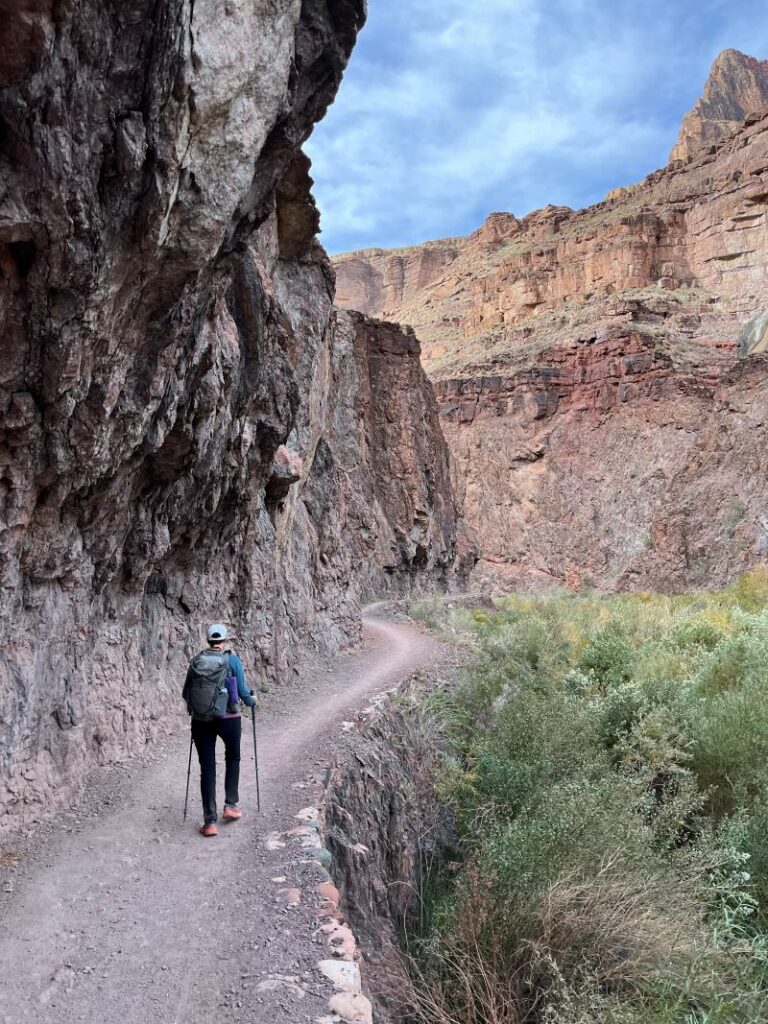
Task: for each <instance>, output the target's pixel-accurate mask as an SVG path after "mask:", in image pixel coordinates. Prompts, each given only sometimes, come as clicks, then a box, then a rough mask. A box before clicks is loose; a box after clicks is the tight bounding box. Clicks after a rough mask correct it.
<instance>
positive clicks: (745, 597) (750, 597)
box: [726, 565, 768, 612]
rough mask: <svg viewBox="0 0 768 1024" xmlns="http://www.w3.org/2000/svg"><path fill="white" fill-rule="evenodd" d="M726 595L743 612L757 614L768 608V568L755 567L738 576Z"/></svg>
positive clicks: (764, 566)
mask: <svg viewBox="0 0 768 1024" xmlns="http://www.w3.org/2000/svg"><path fill="white" fill-rule="evenodd" d="M726 594H727V595H728V596H729V597H732V598H733V600H735V601H736V603H737V604H738V605H739V607H740V608H743V609H744V611H747V612H759V611H762V610H763V609H765V608H768V566H766V565H758V566H755V568H754V569H752V570H751V571H750V572H746V573H744V574H743V575H741V576H739V578H738V580H736V582H735V583H734V584H733V586H732V587H731V588H730V590H728V591H726Z"/></svg>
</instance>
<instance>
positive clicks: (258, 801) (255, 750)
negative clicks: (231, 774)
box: [251, 704, 261, 811]
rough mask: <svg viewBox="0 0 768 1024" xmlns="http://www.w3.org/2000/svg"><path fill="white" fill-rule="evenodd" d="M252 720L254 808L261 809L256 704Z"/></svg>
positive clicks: (252, 711)
mask: <svg viewBox="0 0 768 1024" xmlns="http://www.w3.org/2000/svg"><path fill="white" fill-rule="evenodd" d="M251 721H252V722H253V762H254V764H255V765H256V810H257V811H261V793H260V792H259V751H258V748H257V746H256V705H255V704H254V706H253V707H252V708H251Z"/></svg>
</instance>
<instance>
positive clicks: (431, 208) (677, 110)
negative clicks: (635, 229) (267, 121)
mask: <svg viewBox="0 0 768 1024" xmlns="http://www.w3.org/2000/svg"><path fill="white" fill-rule="evenodd" d="M727 47H734V48H735V49H738V50H743V51H744V52H745V53H750V54H752V55H753V56H755V57H760V58H766V57H768V13H766V8H765V6H764V3H762V2H761V0H644V2H643V3H638V2H637V0H634V2H633V0H369V14H368V24H367V25H366V27H365V28H364V29H363V32H362V34H361V36H360V38H359V40H358V43H357V47H356V48H355V52H354V53H353V55H352V59H351V61H350V65H349V68H348V69H347V73H346V75H345V78H344V81H343V83H342V86H341V91H340V93H339V96H338V98H337V100H336V102H335V104H334V105H333V106H332V107H331V109H330V110H329V112H328V115H327V116H326V118H325V120H324V121H323V122H322V123H321V124H320V125H319V126H318V127H317V128H316V129H315V132H314V135H313V136H312V138H311V140H310V142H309V144H308V146H307V151H308V153H309V155H310V156H311V158H312V161H313V172H312V173H313V177H314V178H315V190H314V191H315V196H316V198H317V201H318V204H319V206H320V210H321V213H322V236H321V237H322V241H323V243H324V245H325V247H326V248H327V249H328V250H329V251H330V252H332V253H335V252H344V251H346V250H348V249H357V248H363V247H369V246H382V247H388V246H398V245H408V244H412V243H416V242H422V241H425V240H426V239H430V238H443V237H447V236H450V235H461V234H466V233H468V232H469V231H472V230H474V229H475V228H476V227H478V226H479V225H480V224H481V223H482V221H483V220H484V219H485V217H486V216H487V214H488V213H490V212H492V211H494V210H509V211H511V212H513V213H515V214H517V215H518V216H522V215H523V214H525V213H528V212H529V211H530V210H534V209H537V208H538V207H541V206H545V205H546V204H547V203H557V204H561V205H565V206H572V207H574V208H578V207H582V206H587V205H589V204H590V203H594V202H597V201H598V200H600V199H602V198H603V196H604V195H605V193H606V192H607V191H608V190H609V189H611V188H614V187H615V186H617V185H626V184H629V183H630V182H633V181H638V180H640V179H641V178H643V177H644V176H645V175H646V174H648V173H649V172H650V171H652V170H655V169H656V168H657V167H660V166H662V165H663V164H665V163H666V160H667V155H668V153H669V150H670V148H671V147H672V145H673V143H674V141H675V139H676V136H677V131H678V128H679V125H680V121H681V119H682V117H683V114H684V113H685V112H686V111H687V110H688V109H689V108H690V107H691V106H692V105H693V103H694V101H695V100H696V98H697V97H698V96H699V95H700V93H701V89H702V87H703V84H704V81H705V79H706V76H707V73H708V71H709V67H710V65H711V63H712V60H713V59H714V58H715V56H716V55H717V54H718V53H719V52H720V50H723V49H726V48H727Z"/></svg>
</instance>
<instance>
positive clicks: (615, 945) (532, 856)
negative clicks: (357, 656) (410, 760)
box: [414, 569, 768, 1024]
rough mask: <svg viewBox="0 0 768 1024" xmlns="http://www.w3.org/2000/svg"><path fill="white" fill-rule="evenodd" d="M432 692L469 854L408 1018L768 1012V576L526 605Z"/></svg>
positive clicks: (499, 613)
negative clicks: (448, 686)
mask: <svg viewBox="0 0 768 1024" xmlns="http://www.w3.org/2000/svg"><path fill="white" fill-rule="evenodd" d="M471 628H472V629H474V632H475V636H476V638H477V643H478V655H477V658H476V659H475V661H474V663H473V665H472V667H471V670H470V672H469V675H468V678H467V679H466V680H465V681H464V683H463V684H462V685H461V686H460V687H458V688H457V689H455V690H452V691H450V692H447V691H444V692H441V694H440V695H439V700H440V714H441V721H442V722H443V729H442V735H443V738H444V739H445V742H447V743H448V746H449V749H448V750H447V751H446V754H445V757H444V759H443V762H442V768H441V770H440V774H439V779H438V793H439V796H440V798H441V800H442V801H443V802H444V803H445V804H447V805H449V806H450V807H451V808H452V809H453V812H454V814H455V819H456V823H457V827H458V830H459V836H460V842H461V847H462V850H463V858H464V859H463V863H462V865H461V867H460V869H459V870H458V872H456V873H455V874H454V875H453V876H452V877H451V878H450V879H447V878H446V880H445V884H444V885H442V886H441V887H440V888H439V891H437V890H435V891H434V892H433V893H432V894H431V899H432V901H433V904H434V905H433V907H432V912H431V913H430V914H429V915H428V919H429V921H430V922H431V927H430V931H429V934H427V935H424V936H423V937H422V946H421V947H420V948H421V954H420V959H419V963H418V966H417V968H416V975H417V978H418V982H417V984H416V986H415V991H416V995H415V996H414V1006H415V1010H414V1014H415V1017H416V1018H417V1019H419V1020H421V1021H424V1022H426V1021H430V1022H433V1024H434V1022H437V1024H442V1022H445V1024H447V1022H448V1021H454V1022H455V1021H462V1024H488V1022H493V1024H523V1022H526V1021H533V1020H536V1021H537V1022H538V1021H542V1022H545V1021H546V1022H549V1024H558V1022H559V1024H597V1022H598V1021H615V1022H616V1024H619V1022H624V1024H641V1022H642V1024H651V1022H654V1024H657V1022H668V1024H673V1022H674V1024H714V1022H716V1021H717V1022H721V1024H726V1022H727V1024H757V1022H763V1024H765V1022H767V1021H768V1012H765V1011H764V1007H766V1006H768V931H766V929H767V928H768V571H766V570H764V569H759V570H755V571H753V572H752V573H749V574H747V575H746V576H744V577H742V578H741V579H740V580H738V581H737V583H736V584H734V585H733V586H732V587H731V588H729V589H728V590H726V591H723V592H720V593H713V594H705V593H697V594H692V595H682V596H679V597H663V596H659V595H653V594H639V595H635V596H632V597H627V596H624V597H616V598H605V599H600V598H597V597H595V596H593V595H587V596H584V597H573V596H571V595H565V594H557V595H554V596H552V597H549V598H542V599H533V598H528V597H511V598H509V599H506V600H505V601H503V602H499V607H498V609H497V610H496V611H491V612H485V611H484V612H483V614H482V616H476V617H474V619H473V623H472V626H471Z"/></svg>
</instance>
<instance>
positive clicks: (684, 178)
mask: <svg viewBox="0 0 768 1024" xmlns="http://www.w3.org/2000/svg"><path fill="white" fill-rule="evenodd" d="M766 210H768V116H763V117H762V118H761V119H760V120H759V121H757V122H756V123H754V124H751V125H749V126H748V127H746V128H743V129H742V130H741V131H740V132H738V133H737V134H736V135H735V136H734V137H733V138H731V139H730V140H728V141H727V142H725V143H723V144H721V145H720V146H719V148H718V149H717V152H716V153H715V154H707V155H705V156H701V157H699V158H697V159H696V160H693V161H692V162H691V163H690V164H687V165H686V166H682V165H675V166H673V167H669V168H665V169H664V170H661V171H656V172H654V173H653V174H651V175H649V176H648V177H647V178H646V179H645V181H644V182H642V183H640V184H639V185H635V186H632V187H631V188H628V189H623V190H617V193H616V194H615V195H614V198H612V199H609V200H606V201H605V202H603V203H599V204H597V205H596V206H592V207H589V208H588V209H586V210H581V211H578V212H574V211H573V210H570V209H568V208H567V207H556V206H548V207H545V208H544V209H543V210H537V211H536V212H534V213H531V214H529V215H528V216H527V217H524V218H523V219H522V220H517V219H516V218H515V217H513V216H511V215H510V214H498V213H497V214H492V215H491V217H490V218H489V219H488V221H486V223H485V224H484V225H483V227H482V228H480V229H479V230H478V231H476V232H474V233H473V234H471V235H469V236H467V237H466V238H461V239H449V240H447V241H445V242H430V243H427V244H426V245H424V246H414V247H412V248H410V249H404V250H395V251H393V252H387V251H384V250H369V251H367V252H364V253H351V254H348V255H344V256H338V257H336V258H335V259H334V261H333V262H334V265H335V268H336V274H337V281H338V292H337V295H338V297H339V301H340V302H342V303H343V304H344V305H345V306H347V307H348V308H357V307H362V309H363V311H364V312H366V313H369V314H370V315H372V316H385V317H387V318H391V319H394V320H398V321H400V322H403V323H407V324H409V325H410V326H412V327H413V328H414V329H415V330H416V333H417V334H418V336H419V339H420V341H421V343H422V346H423V351H424V364H425V367H426V369H427V371H428V372H429V374H430V376H432V377H433V378H434V379H438V380H440V379H443V378H446V377H449V376H452V375H454V374H457V373H458V374H463V373H465V372H467V371H468V370H469V371H471V370H478V371H480V370H482V368H483V367H484V366H487V365H490V364H496V363H501V364H503V365H515V364H518V365H524V364H525V363H526V362H527V361H528V360H529V359H530V358H531V355H532V353H534V352H535V351H537V350H542V349H544V348H546V347H548V346H549V345H551V344H555V343H561V342H563V341H568V340H569V339H571V338H573V337H579V336H581V335H583V336H586V337H589V336H590V335H591V334H593V333H594V331H595V329H596V328H597V327H599V326H600V325H603V324H605V323H610V322H612V321H613V318H614V317H615V315H616V313H617V311H618V310H620V309H621V308H622V307H623V306H624V305H625V304H626V302H627V301H633V302H640V303H642V304H643V305H645V306H646V307H648V328H649V329H654V330H655V332H656V333H658V334H659V335H660V342H661V343H664V344H667V345H668V346H669V349H670V352H671V353H672V354H673V355H674V356H675V358H676V360H677V361H680V362H683V363H689V362H691V361H692V360H693V361H695V360H696V359H697V358H709V351H710V350H711V349H712V347H713V345H714V346H719V347H722V346H728V345H730V346H733V347H734V348H735V346H736V345H737V343H738V339H739V334H740V332H741V330H742V328H743V326H744V324H745V323H747V322H748V321H749V320H750V319H751V318H753V317H755V316H758V315H759V314H760V313H762V312H763V311H765V310H766V308H768V294H767V292H766V287H765V276H766V269H767V268H768V220H767V219H766ZM665 323H666V324H667V327H668V329H665V328H664V324H665Z"/></svg>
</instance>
